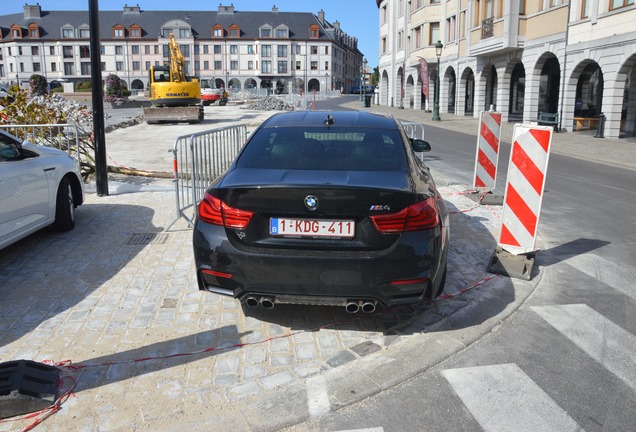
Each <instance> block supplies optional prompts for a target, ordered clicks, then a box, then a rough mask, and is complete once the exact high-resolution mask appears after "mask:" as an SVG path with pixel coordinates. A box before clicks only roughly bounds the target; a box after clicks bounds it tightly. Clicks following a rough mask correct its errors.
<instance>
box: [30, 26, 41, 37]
mask: <svg viewBox="0 0 636 432" xmlns="http://www.w3.org/2000/svg"><path fill="white" fill-rule="evenodd" d="M29 37H32V38H39V37H40V31H39V30H38V28H37V27H35V28H31V29H29Z"/></svg>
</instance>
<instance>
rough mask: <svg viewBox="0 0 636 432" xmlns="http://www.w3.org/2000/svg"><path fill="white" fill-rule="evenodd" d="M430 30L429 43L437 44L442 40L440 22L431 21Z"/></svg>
mask: <svg viewBox="0 0 636 432" xmlns="http://www.w3.org/2000/svg"><path fill="white" fill-rule="evenodd" d="M429 31H430V33H429V36H428V44H429V45H435V44H436V43H437V41H438V40H441V39H440V37H439V23H431V26H430V29H429Z"/></svg>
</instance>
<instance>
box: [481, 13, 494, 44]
mask: <svg viewBox="0 0 636 432" xmlns="http://www.w3.org/2000/svg"><path fill="white" fill-rule="evenodd" d="M494 35H495V28H494V25H493V17H490V18H486V19H485V20H483V21H482V22H481V38H482V39H486V38H489V37H493V36H494Z"/></svg>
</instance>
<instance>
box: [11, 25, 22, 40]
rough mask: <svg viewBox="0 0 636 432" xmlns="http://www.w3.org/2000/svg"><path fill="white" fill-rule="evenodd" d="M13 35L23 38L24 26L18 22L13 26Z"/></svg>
mask: <svg viewBox="0 0 636 432" xmlns="http://www.w3.org/2000/svg"><path fill="white" fill-rule="evenodd" d="M11 37H12V38H13V39H21V38H22V27H20V26H19V25H17V24H14V25H12V26H11Z"/></svg>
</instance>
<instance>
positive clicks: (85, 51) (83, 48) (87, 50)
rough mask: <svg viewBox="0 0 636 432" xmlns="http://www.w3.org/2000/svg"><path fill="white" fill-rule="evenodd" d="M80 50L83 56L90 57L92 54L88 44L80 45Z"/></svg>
mask: <svg viewBox="0 0 636 432" xmlns="http://www.w3.org/2000/svg"><path fill="white" fill-rule="evenodd" d="M79 50H80V57H81V58H89V57H90V56H91V50H90V48H89V47H88V46H85V45H82V46H80V47H79Z"/></svg>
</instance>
